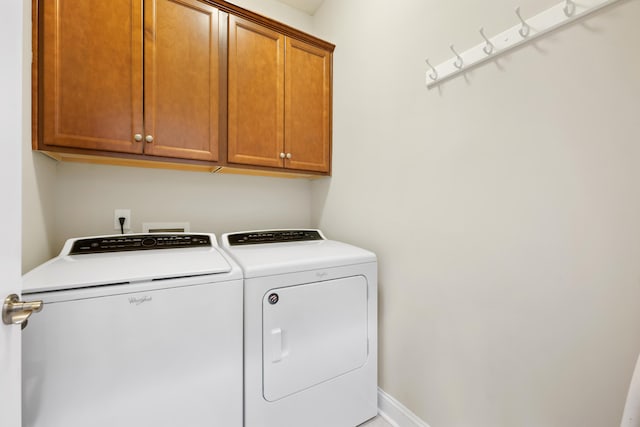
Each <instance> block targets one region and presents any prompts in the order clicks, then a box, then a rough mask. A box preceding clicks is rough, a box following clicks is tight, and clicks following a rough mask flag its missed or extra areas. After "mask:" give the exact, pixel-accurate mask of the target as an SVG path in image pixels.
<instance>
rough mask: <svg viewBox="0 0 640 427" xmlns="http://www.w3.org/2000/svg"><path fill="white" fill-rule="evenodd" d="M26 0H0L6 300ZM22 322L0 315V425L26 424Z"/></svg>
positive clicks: (15, 261)
mask: <svg viewBox="0 0 640 427" xmlns="http://www.w3.org/2000/svg"><path fill="white" fill-rule="evenodd" d="M22 7H23V0H5V1H2V3H0V94H1V95H0V147H2V155H1V156H0V200H2V209H0V224H2V226H1V227H2V232H1V233H0V235H1V236H2V244H0V305H1V304H2V302H4V299H5V297H6V296H7V295H9V294H12V293H15V294H18V295H19V294H20V280H21V278H20V268H21V267H20V254H21V242H20V239H21V237H20V233H21V228H22V227H21V198H20V191H21V187H22V185H21V182H22V176H21V160H20V158H21V155H20V153H21V143H22V142H21V141H22V119H23V117H22V42H23V34H22V31H23V28H22V25H23V24H22V17H23V10H22ZM20 339H21V336H20V326H19V325H11V326H9V325H5V324H4V323H2V322H1V321H0V425H2V426H3V427H20V424H21V421H20V412H21V400H20V394H21V391H20V384H21V379H20V349H21V341H20Z"/></svg>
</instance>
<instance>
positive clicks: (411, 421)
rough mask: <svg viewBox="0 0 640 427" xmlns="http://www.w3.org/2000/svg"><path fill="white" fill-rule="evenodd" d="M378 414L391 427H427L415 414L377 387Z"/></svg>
mask: <svg viewBox="0 0 640 427" xmlns="http://www.w3.org/2000/svg"><path fill="white" fill-rule="evenodd" d="M378 413H379V414H380V416H381V417H382V418H384V419H385V421H387V422H388V423H389V424H391V425H392V426H393V427H429V425H428V424H427V423H425V422H424V421H422V420H421V419H420V418H419V417H418V416H417V415H416V414H414V413H413V412H411V411H410V410H409V409H408V408H407V407H406V406H404V405H403V404H402V403H400V402H398V401H397V400H396V399H394V398H393V397H392V396H391V395H389V394H387V393H385V392H384V390H382V389H381V388H379V387H378Z"/></svg>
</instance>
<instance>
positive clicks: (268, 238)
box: [227, 230, 325, 246]
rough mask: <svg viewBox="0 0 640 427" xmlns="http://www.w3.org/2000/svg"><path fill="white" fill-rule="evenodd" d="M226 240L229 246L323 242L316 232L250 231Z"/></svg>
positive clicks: (231, 236) (236, 234)
mask: <svg viewBox="0 0 640 427" xmlns="http://www.w3.org/2000/svg"><path fill="white" fill-rule="evenodd" d="M227 238H228V239H229V246H240V245H256V244H261V243H283V242H305V241H311V240H325V239H324V237H323V236H322V235H321V234H320V232H319V231H318V230H266V231H250V232H247V233H235V234H229V235H228V236H227Z"/></svg>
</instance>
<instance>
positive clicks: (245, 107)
mask: <svg viewBox="0 0 640 427" xmlns="http://www.w3.org/2000/svg"><path fill="white" fill-rule="evenodd" d="M228 60H229V76H228V83H227V84H228V97H229V111H228V124H229V127H228V154H227V156H228V161H229V162H230V163H240V164H245V165H257V166H272V167H282V159H281V158H280V154H281V153H282V150H283V144H284V132H283V114H284V36H283V35H282V34H279V33H278V32H276V31H273V30H270V29H268V28H265V27H263V26H261V25H258V24H255V23H253V22H250V21H247V20H244V19H241V18H238V17H235V16H230V17H229V59H228Z"/></svg>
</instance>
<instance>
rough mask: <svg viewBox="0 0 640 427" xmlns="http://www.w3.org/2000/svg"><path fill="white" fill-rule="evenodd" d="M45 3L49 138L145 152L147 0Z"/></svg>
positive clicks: (44, 127) (45, 131)
mask: <svg viewBox="0 0 640 427" xmlns="http://www.w3.org/2000/svg"><path fill="white" fill-rule="evenodd" d="M41 7H42V9H41V16H42V25H43V30H42V39H41V43H40V45H39V48H40V50H41V51H42V52H43V58H42V61H43V63H42V68H41V70H42V71H43V72H42V75H41V77H42V81H41V85H42V88H41V90H42V95H43V96H42V109H43V110H44V111H42V112H41V120H42V122H41V132H42V141H43V143H44V144H46V145H52V146H61V147H75V148H89V149H95V150H107V151H119V152H128V153H139V152H142V145H141V144H140V143H137V142H135V141H134V139H133V135H134V134H135V133H139V132H142V0H131V1H117V2H105V1H102V0H83V1H63V0H46V1H43V2H41Z"/></svg>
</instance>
